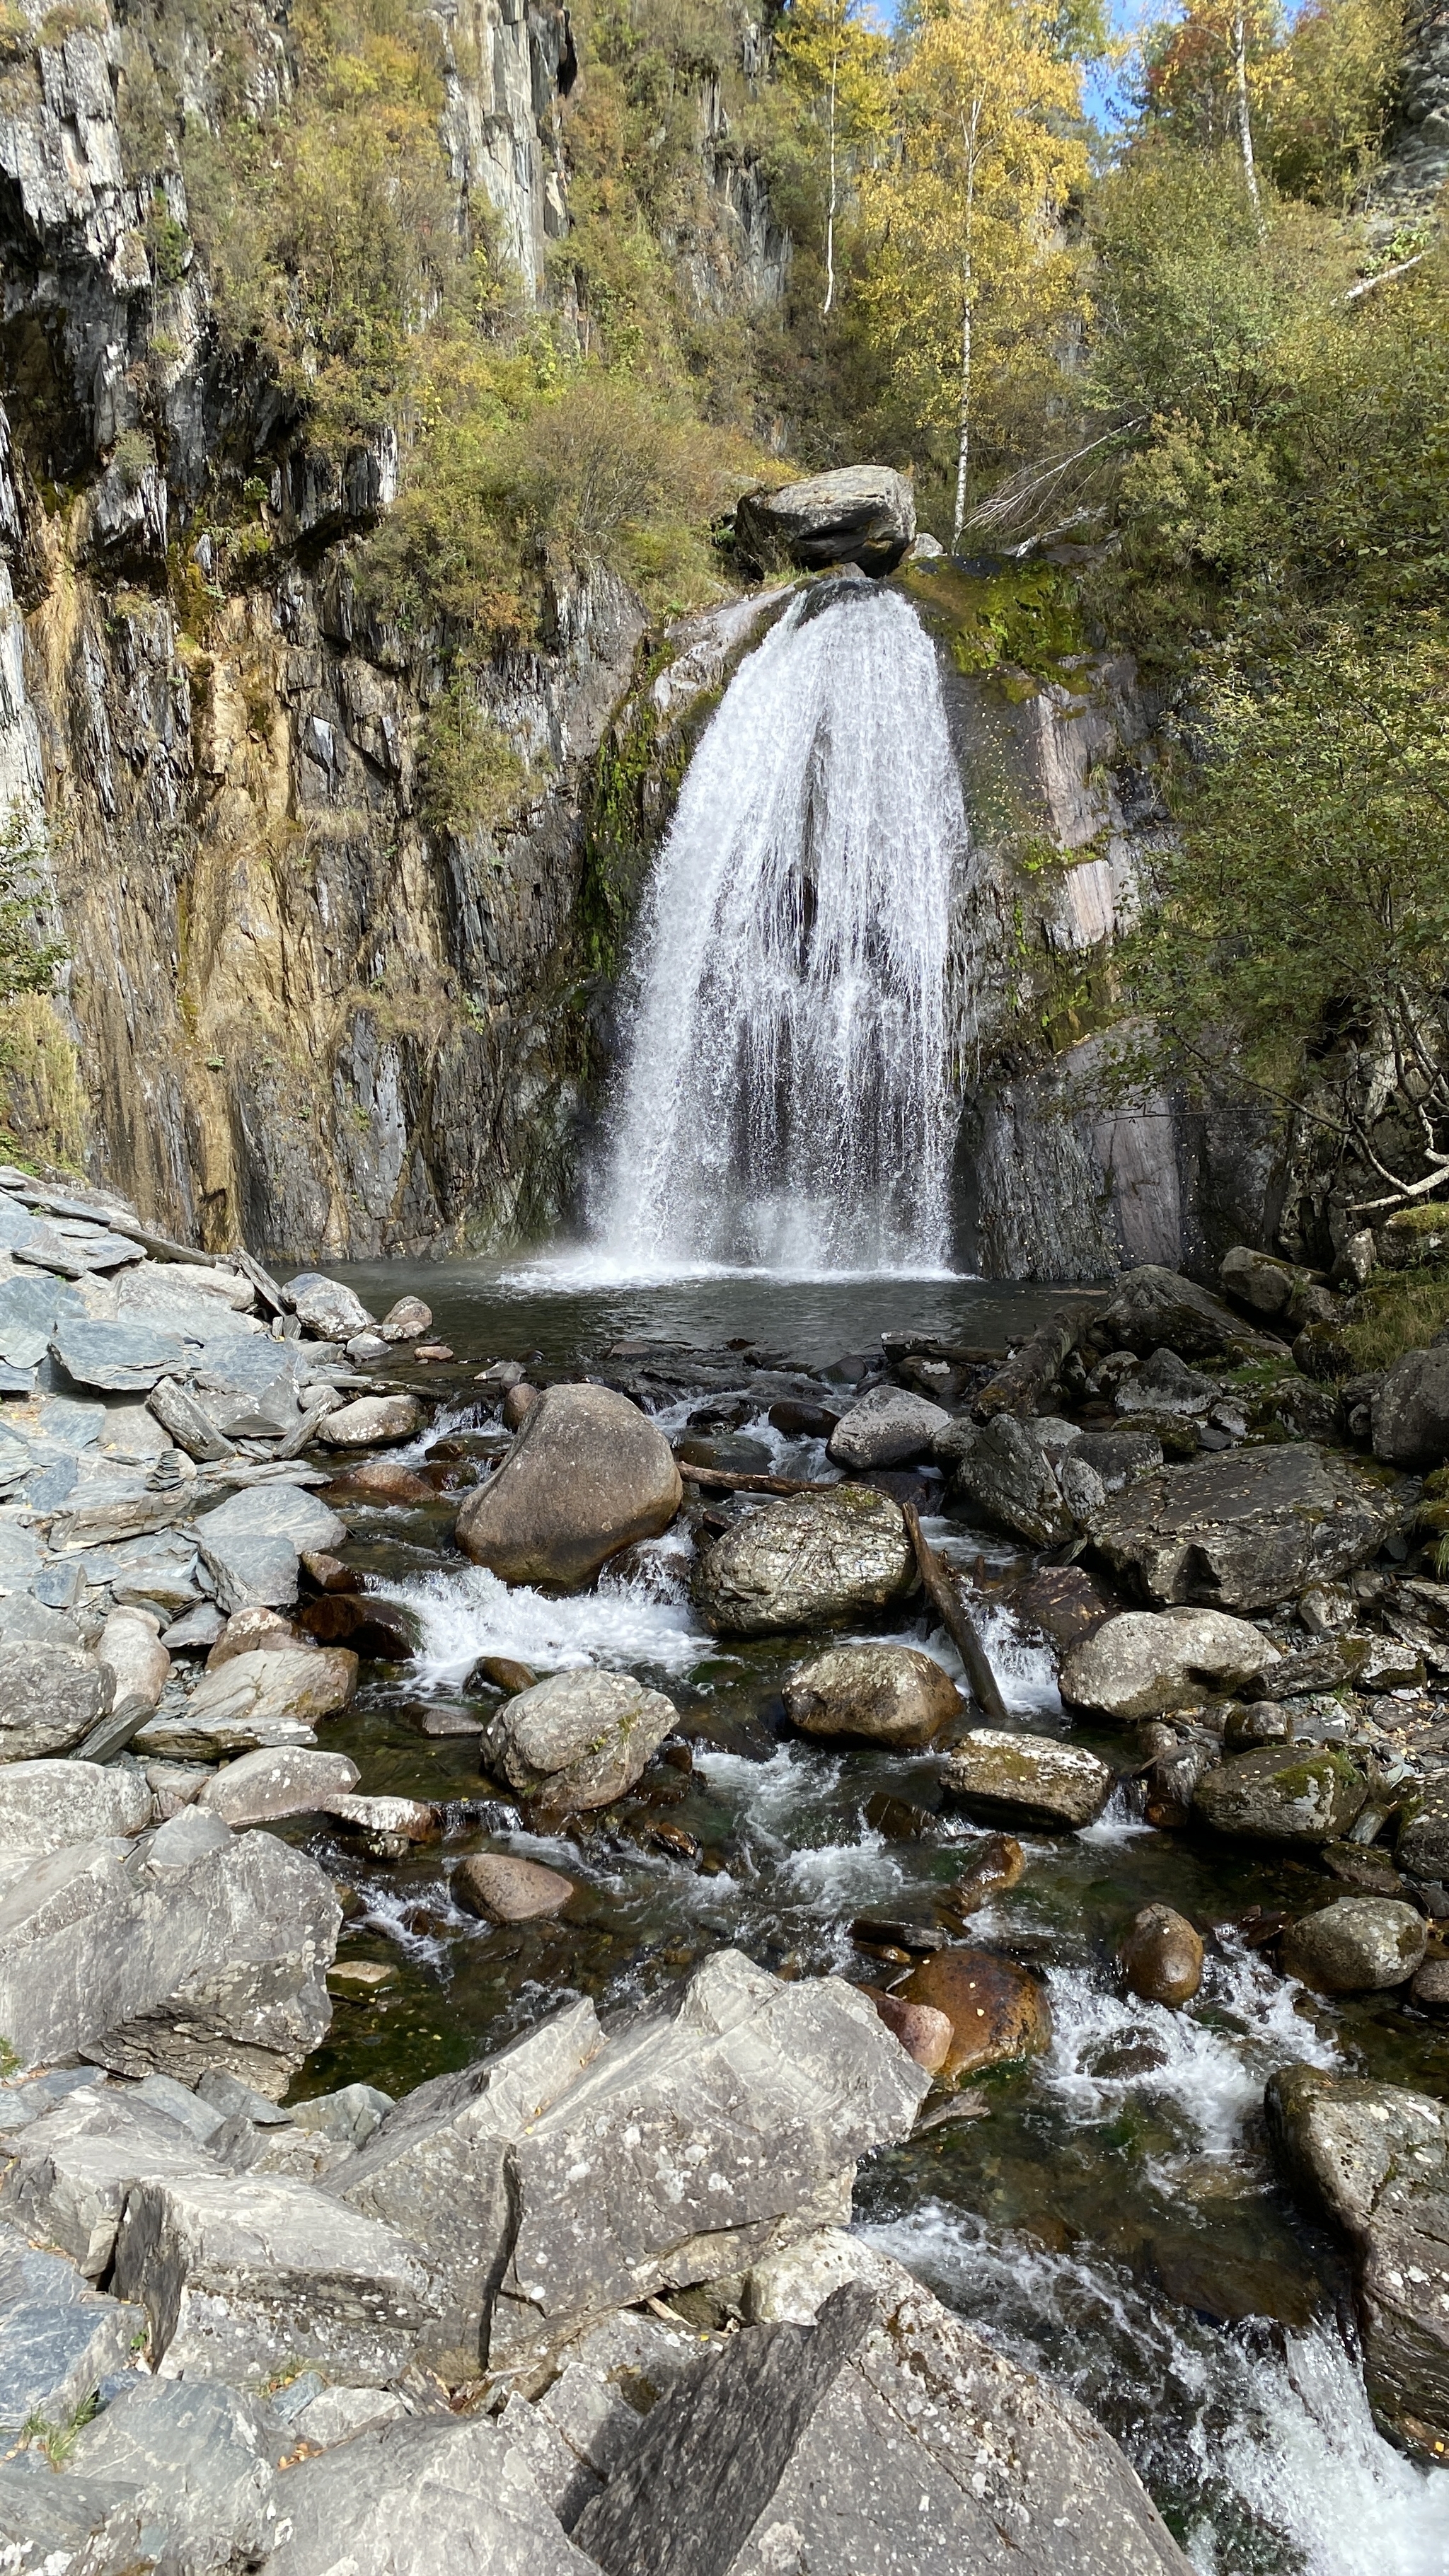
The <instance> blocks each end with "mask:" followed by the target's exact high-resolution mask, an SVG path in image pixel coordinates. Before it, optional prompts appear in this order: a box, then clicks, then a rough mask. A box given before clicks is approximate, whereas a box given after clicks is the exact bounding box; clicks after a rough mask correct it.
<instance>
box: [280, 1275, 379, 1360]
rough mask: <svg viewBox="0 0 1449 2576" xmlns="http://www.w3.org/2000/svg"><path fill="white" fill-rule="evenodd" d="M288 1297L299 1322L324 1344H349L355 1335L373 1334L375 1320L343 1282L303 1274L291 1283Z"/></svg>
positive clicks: (290, 1281)
mask: <svg viewBox="0 0 1449 2576" xmlns="http://www.w3.org/2000/svg"><path fill="white" fill-rule="evenodd" d="M288 1294H289V1296H290V1298H291V1302H292V1306H293V1308H294V1310H295V1313H296V1316H297V1320H298V1322H299V1323H300V1324H302V1325H303V1326H304V1327H305V1328H306V1330H307V1331H308V1332H309V1333H316V1334H317V1335H318V1336H319V1338H320V1339H321V1340H322V1341H324V1342H350V1341H351V1339H352V1336H353V1334H354V1333H367V1332H370V1331H371V1330H372V1327H373V1323H374V1318H373V1317H372V1316H371V1315H369V1313H368V1311H367V1308H366V1307H365V1306H364V1304H363V1302H362V1299H361V1298H360V1297H358V1296H356V1295H354V1293H353V1291H352V1290H351V1289H350V1288H345V1287H344V1286H343V1284H342V1282H341V1280H340V1279H326V1278H324V1277H323V1276H322V1274H321V1273H320V1272H319V1271H316V1270H300V1271H299V1272H298V1273H297V1276H296V1278H295V1279H292V1280H289V1281H288Z"/></svg>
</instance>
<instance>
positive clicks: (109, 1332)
mask: <svg viewBox="0 0 1449 2576" xmlns="http://www.w3.org/2000/svg"><path fill="white" fill-rule="evenodd" d="M50 1350H51V1356H52V1357H53V1358H54V1359H57V1360H59V1362H60V1365H61V1367H62V1368H63V1369H64V1370H65V1372H66V1375H67V1377H71V1378H74V1380H75V1383H76V1385H77V1386H93V1387H97V1388H99V1389H100V1391H101V1392H102V1394H105V1395H149V1393H150V1391H151V1389H152V1387H153V1386H154V1385H155V1384H156V1382H157V1380H158V1378H163V1377H177V1376H179V1375H180V1374H181V1372H182V1371H183V1370H184V1369H185V1367H186V1364H187V1349H186V1344H185V1342H184V1341H183V1339H182V1337H181V1335H180V1333H175V1332H172V1333H168V1332H163V1331H161V1330H160V1329H158V1327H156V1326H155V1325H152V1324H105V1323H96V1322H93V1321H92V1320H91V1318H90V1317H89V1316H80V1315H62V1317H61V1318H60V1320H59V1322H58V1323H57V1324H56V1327H55V1330H54V1332H53V1333H52V1334H51V1337H50Z"/></svg>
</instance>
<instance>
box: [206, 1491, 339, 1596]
mask: <svg viewBox="0 0 1449 2576" xmlns="http://www.w3.org/2000/svg"><path fill="white" fill-rule="evenodd" d="M196 1535H197V1537H198V1539H199V1540H200V1542H201V1552H202V1555H203V1557H204V1558H205V1561H206V1564H207V1566H208V1568H209V1569H210V1572H211V1575H212V1578H213V1580H214V1582H215V1585H216V1595H217V1599H218V1601H219V1602H220V1603H221V1606H222V1608H223V1609H224V1610H245V1609H251V1608H253V1607H257V1608H263V1609H287V1608H289V1607H290V1605H291V1604H292V1602H294V1601H295V1600H296V1598H297V1578H298V1564H299V1560H300V1557H301V1553H302V1550H303V1549H304V1548H309V1549H316V1548H334V1547H340V1546H341V1544H342V1542H343V1540H344V1539H345V1538H346V1536H347V1523H346V1522H345V1521H343V1520H339V1518H338V1516H337V1514H336V1513H335V1512H333V1511H329V1510H328V1507H327V1505H326V1504H325V1503H321V1502H319V1501H318V1500H317V1497H316V1496H315V1494H309V1493H307V1492H306V1491H305V1490H304V1489H303V1488H302V1487H301V1486H299V1485H283V1484H275V1485H254V1486H252V1487H250V1488H249V1489H248V1490H247V1491H245V1492H242V1493H239V1494H233V1495H232V1496H231V1497H230V1499H229V1500H228V1501H226V1502H224V1503H219V1504H218V1505H217V1507H216V1509H215V1510H214V1511H210V1512H204V1513H203V1514H202V1515H201V1518H200V1519H199V1520H198V1521H197V1524H196Z"/></svg>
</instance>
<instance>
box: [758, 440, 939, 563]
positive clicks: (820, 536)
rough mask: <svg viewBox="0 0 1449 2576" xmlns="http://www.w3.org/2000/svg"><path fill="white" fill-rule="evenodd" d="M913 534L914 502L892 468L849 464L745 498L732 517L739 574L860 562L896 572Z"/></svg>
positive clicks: (903, 480)
mask: <svg viewBox="0 0 1449 2576" xmlns="http://www.w3.org/2000/svg"><path fill="white" fill-rule="evenodd" d="M915 533H916V496H915V493H914V492H913V490H912V488H911V485H910V482H909V480H908V478H907V477H906V476H905V475H904V474H897V473H896V472H895V471H894V469H893V468H892V467H891V466H889V465H847V466H843V467H841V468H840V469H839V470H838V471H837V472H835V473H833V474H812V475H810V476H808V477H807V479H806V480H805V481H804V482H803V483H787V484H785V485H784V487H783V488H782V489H781V490H778V491H774V492H747V493H746V494H745V497H744V499H743V500H742V501H741V503H740V505H739V507H738V509H737V510H736V512H735V559H736V561H737V563H738V564H739V566H740V569H741V571H742V572H749V573H754V574H759V573H766V572H783V571H786V570H787V569H789V568H791V567H794V568H795V569H796V570H798V571H802V572H819V571H821V570H822V569H824V567H825V566H827V565H829V564H859V565H860V567H861V569H862V571H864V572H868V573H887V572H893V571H894V570H895V567H896V565H897V564H898V563H899V562H900V559H901V557H902V555H903V554H904V553H905V551H906V548H907V546H908V545H909V544H910V542H911V539H912V537H913V536H914V535H915Z"/></svg>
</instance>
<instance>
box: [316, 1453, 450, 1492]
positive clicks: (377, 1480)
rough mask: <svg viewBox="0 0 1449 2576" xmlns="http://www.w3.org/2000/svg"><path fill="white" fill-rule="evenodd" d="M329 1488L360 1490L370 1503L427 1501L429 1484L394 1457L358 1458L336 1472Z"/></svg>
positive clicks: (430, 1488) (431, 1489)
mask: <svg viewBox="0 0 1449 2576" xmlns="http://www.w3.org/2000/svg"><path fill="white" fill-rule="evenodd" d="M331 1491H332V1492H334V1493H338V1494H360V1495H361V1496H362V1498H363V1500H364V1501H365V1502H370V1503H430V1502H432V1501H433V1500H434V1494H433V1488H432V1486H431V1485H429V1484H427V1483H425V1481H424V1479H423V1478H422V1477H421V1476H420V1475H419V1474H418V1473H417V1471H416V1469H415V1468H412V1467H404V1466H402V1465H401V1464H400V1463H399V1461H398V1460H397V1459H396V1458H359V1460H358V1462H357V1465H356V1466H355V1467H349V1468H348V1470H347V1473H346V1474H345V1475H344V1476H339V1477H338V1478H337V1480H336V1483H335V1484H334V1485H333V1486H332V1488H331Z"/></svg>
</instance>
